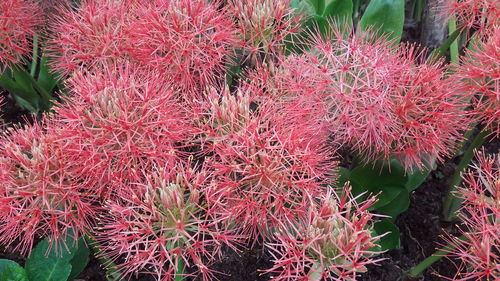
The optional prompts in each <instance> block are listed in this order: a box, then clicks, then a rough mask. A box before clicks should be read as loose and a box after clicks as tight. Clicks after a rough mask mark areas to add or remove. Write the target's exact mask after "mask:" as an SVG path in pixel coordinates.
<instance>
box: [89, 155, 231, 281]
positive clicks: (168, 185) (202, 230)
mask: <svg viewBox="0 0 500 281" xmlns="http://www.w3.org/2000/svg"><path fill="white" fill-rule="evenodd" d="M207 182H208V179H207V174H206V172H204V171H203V169H201V171H199V170H198V171H194V170H193V169H192V168H190V167H189V166H188V164H187V163H179V162H178V163H177V165H175V166H173V167H165V168H164V167H161V166H160V168H157V169H153V170H148V171H144V175H143V179H142V181H141V182H137V183H131V184H130V185H129V188H128V189H127V190H128V191H129V194H125V193H124V195H123V196H122V197H121V198H120V199H119V200H116V201H115V202H110V203H109V204H108V205H107V206H106V209H107V210H109V212H107V213H106V214H105V215H104V216H103V217H102V219H101V220H100V223H101V227H99V228H98V229H97V233H96V241H97V242H98V243H99V245H100V247H101V248H102V250H103V254H104V255H106V256H107V257H109V258H111V260H112V261H114V262H115V263H116V264H117V266H118V268H119V269H120V272H121V273H122V274H123V276H131V275H133V274H138V273H147V274H151V275H153V276H155V280H174V278H175V279H176V280H177V278H178V277H179V275H178V274H181V275H183V276H187V275H188V273H187V271H186V270H185V269H186V268H187V267H189V268H194V269H195V270H196V272H195V273H199V274H201V275H202V278H203V280H213V279H214V272H213V271H212V270H211V269H209V268H208V267H207V266H208V265H209V263H211V262H212V261H213V260H214V258H216V257H220V250H221V246H222V245H223V244H227V245H229V246H231V247H233V244H232V243H233V242H234V241H236V240H237V239H236V236H234V235H233V234H232V233H231V232H230V231H228V230H227V229H226V228H225V227H224V225H227V217H225V216H224V215H222V214H220V213H216V212H212V210H211V207H210V206H208V205H207V203H206V193H205V192H204V189H205V187H204V186H206V184H207ZM181 266H182V268H183V269H184V270H182V271H181V273H179V268H181Z"/></svg>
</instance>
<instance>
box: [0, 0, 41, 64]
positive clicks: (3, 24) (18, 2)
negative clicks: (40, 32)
mask: <svg viewBox="0 0 500 281" xmlns="http://www.w3.org/2000/svg"><path fill="white" fill-rule="evenodd" d="M39 23H40V13H39V12H38V6H37V4H36V3H35V2H34V1H31V0H0V73H2V72H3V71H4V70H5V69H6V68H7V67H10V66H11V65H13V64H18V63H20V62H21V61H22V59H23V58H24V57H25V56H27V55H28V54H29V53H30V51H31V47H30V46H31V43H30V42H31V39H32V37H33V36H34V35H35V34H36V32H37V25H38V24H39Z"/></svg>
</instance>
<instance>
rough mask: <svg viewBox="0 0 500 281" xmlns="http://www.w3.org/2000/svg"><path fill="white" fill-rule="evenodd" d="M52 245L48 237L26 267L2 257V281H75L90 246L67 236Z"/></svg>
mask: <svg viewBox="0 0 500 281" xmlns="http://www.w3.org/2000/svg"><path fill="white" fill-rule="evenodd" d="M55 243H56V244H55V245H58V246H59V248H57V249H56V248H55V247H49V241H48V240H47V239H44V240H42V241H41V242H39V243H38V244H37V245H36V247H35V248H34V249H33V251H32V252H31V254H30V256H29V257H28V259H27V260H26V263H25V266H24V268H23V267H21V266H20V265H19V264H18V263H16V262H14V261H12V260H6V259H1V260H0V281H71V280H74V279H75V278H76V277H77V276H78V275H79V274H80V273H81V272H82V271H83V269H84V268H85V267H86V266H87V263H88V260H89V249H88V248H87V246H86V244H85V242H84V240H83V239H79V240H78V241H74V240H72V239H71V238H69V237H68V238H67V239H66V241H65V243H63V242H62V241H57V242H55Z"/></svg>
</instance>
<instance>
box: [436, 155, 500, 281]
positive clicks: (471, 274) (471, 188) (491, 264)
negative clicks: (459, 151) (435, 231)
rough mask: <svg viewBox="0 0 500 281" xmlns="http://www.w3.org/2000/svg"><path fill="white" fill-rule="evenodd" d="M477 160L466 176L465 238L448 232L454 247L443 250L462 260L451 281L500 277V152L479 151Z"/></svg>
mask: <svg viewBox="0 0 500 281" xmlns="http://www.w3.org/2000/svg"><path fill="white" fill-rule="evenodd" d="M476 159H477V163H476V164H474V165H473V166H472V167H471V169H470V170H469V171H467V172H466V173H465V174H464V175H463V179H464V187H463V188H460V189H459V190H458V192H457V193H458V196H459V197H461V198H462V199H463V203H462V208H461V209H460V214H459V218H460V219H461V220H462V223H463V227H462V228H461V229H460V232H461V234H462V235H463V237H462V238H458V237H453V236H452V235H447V242H449V243H450V244H451V245H452V246H453V247H452V248H451V249H450V248H448V247H447V248H446V249H445V250H444V251H446V252H447V253H448V256H449V257H451V258H454V259H455V260H457V259H458V260H459V262H460V264H459V265H458V269H457V274H456V275H455V276H454V277H453V278H449V277H445V278H446V279H448V280H455V281H465V280H499V278H500V256H499V253H500V231H499V227H498V223H499V220H500V217H499V216H500V172H499V167H500V154H498V153H496V154H494V155H485V154H484V152H479V153H476Z"/></svg>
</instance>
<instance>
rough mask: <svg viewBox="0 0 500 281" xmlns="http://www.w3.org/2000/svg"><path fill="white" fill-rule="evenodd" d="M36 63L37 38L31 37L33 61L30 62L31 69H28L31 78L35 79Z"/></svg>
mask: <svg viewBox="0 0 500 281" xmlns="http://www.w3.org/2000/svg"><path fill="white" fill-rule="evenodd" d="M37 62H38V37H36V36H33V59H32V61H31V69H30V74H31V76H32V77H35V74H36V65H37Z"/></svg>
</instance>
